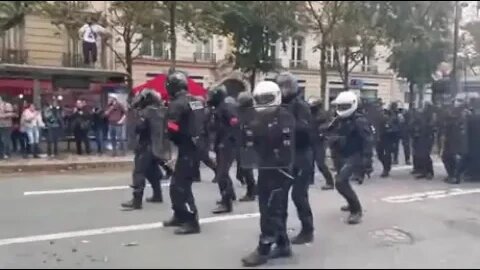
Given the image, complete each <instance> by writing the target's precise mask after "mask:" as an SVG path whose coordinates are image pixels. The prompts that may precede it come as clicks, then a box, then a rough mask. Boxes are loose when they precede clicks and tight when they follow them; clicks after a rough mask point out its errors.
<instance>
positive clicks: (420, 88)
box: [418, 84, 425, 108]
mask: <svg viewBox="0 0 480 270" xmlns="http://www.w3.org/2000/svg"><path fill="white" fill-rule="evenodd" d="M424 90H425V87H424V86H423V84H419V85H418V104H419V106H420V108H421V107H423V98H424V92H423V91H424Z"/></svg>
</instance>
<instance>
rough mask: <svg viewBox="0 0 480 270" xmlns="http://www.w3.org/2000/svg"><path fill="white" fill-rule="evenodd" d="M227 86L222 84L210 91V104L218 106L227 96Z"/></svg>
mask: <svg viewBox="0 0 480 270" xmlns="http://www.w3.org/2000/svg"><path fill="white" fill-rule="evenodd" d="M227 95H228V93H227V88H226V87H225V85H223V84H221V85H219V86H216V87H214V88H213V89H212V90H210V91H209V92H208V105H210V106H214V107H217V106H218V105H219V104H220V103H222V102H223V101H224V100H225V98H226V97H227Z"/></svg>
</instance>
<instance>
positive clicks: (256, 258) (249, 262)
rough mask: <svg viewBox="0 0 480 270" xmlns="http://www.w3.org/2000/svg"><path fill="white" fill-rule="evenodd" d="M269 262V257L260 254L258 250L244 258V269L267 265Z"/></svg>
mask: <svg viewBox="0 0 480 270" xmlns="http://www.w3.org/2000/svg"><path fill="white" fill-rule="evenodd" d="M267 262H268V255H266V254H260V252H259V251H258V249H256V250H255V251H253V252H252V253H250V254H249V255H247V256H246V257H243V258H242V264H243V266H244V267H255V266H260V265H263V264H266V263H267Z"/></svg>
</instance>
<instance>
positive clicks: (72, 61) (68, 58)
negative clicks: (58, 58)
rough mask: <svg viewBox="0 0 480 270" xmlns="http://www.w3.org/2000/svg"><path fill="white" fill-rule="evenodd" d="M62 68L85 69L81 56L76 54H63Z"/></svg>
mask: <svg viewBox="0 0 480 270" xmlns="http://www.w3.org/2000/svg"><path fill="white" fill-rule="evenodd" d="M62 66H63V67H73V68H81V67H85V64H84V63H83V56H82V55H81V54H78V53H77V54H72V53H63V55H62Z"/></svg>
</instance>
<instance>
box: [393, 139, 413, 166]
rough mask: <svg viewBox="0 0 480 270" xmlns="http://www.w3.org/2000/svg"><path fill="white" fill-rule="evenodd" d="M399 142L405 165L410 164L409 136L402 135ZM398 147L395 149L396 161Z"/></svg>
mask: <svg viewBox="0 0 480 270" xmlns="http://www.w3.org/2000/svg"><path fill="white" fill-rule="evenodd" d="M400 140H401V142H402V148H403V155H404V156H405V163H408V162H410V136H408V134H404V135H402V136H401V137H400ZM398 151H399V149H398V147H397V149H396V152H397V154H396V155H397V160H398Z"/></svg>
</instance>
